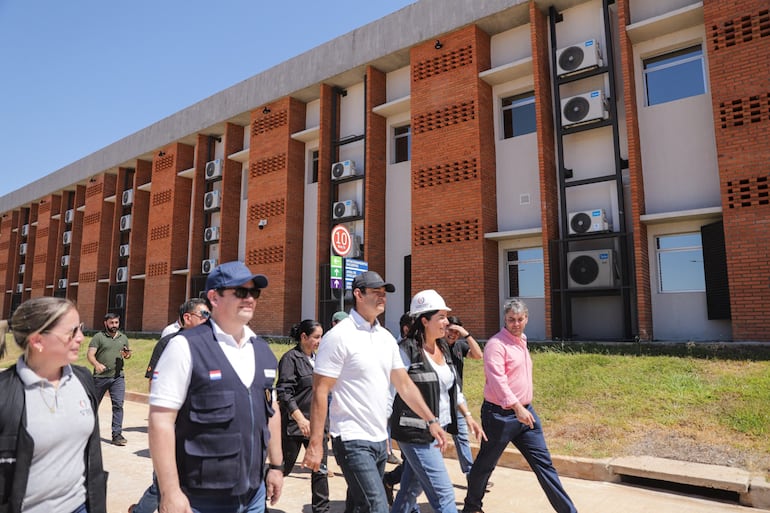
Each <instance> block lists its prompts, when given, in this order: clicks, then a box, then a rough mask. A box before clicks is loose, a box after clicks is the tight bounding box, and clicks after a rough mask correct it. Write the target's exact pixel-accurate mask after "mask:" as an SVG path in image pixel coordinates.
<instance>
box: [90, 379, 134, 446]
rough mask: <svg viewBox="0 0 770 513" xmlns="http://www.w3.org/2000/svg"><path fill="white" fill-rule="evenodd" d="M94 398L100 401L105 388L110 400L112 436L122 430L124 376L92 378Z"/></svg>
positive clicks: (124, 395)
mask: <svg viewBox="0 0 770 513" xmlns="http://www.w3.org/2000/svg"><path fill="white" fill-rule="evenodd" d="M94 385H95V386H96V400H97V401H98V402H99V403H101V402H102V399H103V398H104V394H105V393H106V392H107V390H109V391H110V401H111V402H112V436H115V435H119V434H121V433H122V432H123V400H124V399H125V397H126V378H124V377H123V376H118V377H117V378H94Z"/></svg>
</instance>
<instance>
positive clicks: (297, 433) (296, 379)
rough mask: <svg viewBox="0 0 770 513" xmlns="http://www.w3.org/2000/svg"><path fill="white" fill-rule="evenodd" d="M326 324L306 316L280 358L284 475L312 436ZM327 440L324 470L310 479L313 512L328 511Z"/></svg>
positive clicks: (279, 382) (297, 325)
mask: <svg viewBox="0 0 770 513" xmlns="http://www.w3.org/2000/svg"><path fill="white" fill-rule="evenodd" d="M322 335H323V327H321V324H320V323H319V322H318V321H315V320H312V319H305V320H304V321H302V322H300V323H298V324H295V325H294V327H292V329H291V337H292V338H293V339H294V340H295V341H296V342H297V345H296V346H294V347H293V348H292V349H289V350H288V351H287V352H286V353H285V354H284V355H283V356H282V357H281V360H280V361H279V362H278V383H277V384H276V391H277V393H278V405H279V406H280V408H281V427H282V428H283V429H282V430H281V445H282V447H283V465H284V467H283V475H284V476H287V475H289V473H290V472H291V470H292V468H293V467H294V463H295V462H296V461H297V455H298V454H299V449H300V447H302V446H303V445H304V446H305V447H307V445H308V442H309V438H310V405H311V403H312V401H313V367H314V365H315V353H316V350H317V349H318V344H319V343H320V342H321V336H322ZM325 448H326V444H324V455H323V459H322V460H321V470H319V471H318V472H313V475H312V477H311V479H310V488H311V492H312V495H313V497H312V506H313V513H328V511H329V481H328V473H327V470H326V452H325Z"/></svg>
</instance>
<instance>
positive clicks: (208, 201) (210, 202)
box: [203, 191, 222, 210]
mask: <svg viewBox="0 0 770 513" xmlns="http://www.w3.org/2000/svg"><path fill="white" fill-rule="evenodd" d="M220 203H222V197H221V196H220V195H219V191H210V192H207V193H206V194H205V195H204V196H203V209H204V210H216V209H218V208H219V205H220Z"/></svg>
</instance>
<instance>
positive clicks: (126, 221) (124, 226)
mask: <svg viewBox="0 0 770 513" xmlns="http://www.w3.org/2000/svg"><path fill="white" fill-rule="evenodd" d="M130 229H131V214H126V215H124V216H120V231H121V232H125V231H128V230H130Z"/></svg>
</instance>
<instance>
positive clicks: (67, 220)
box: [64, 208, 75, 224]
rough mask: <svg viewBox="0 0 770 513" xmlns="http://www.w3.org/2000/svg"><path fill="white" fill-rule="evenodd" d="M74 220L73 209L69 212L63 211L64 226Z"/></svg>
mask: <svg viewBox="0 0 770 513" xmlns="http://www.w3.org/2000/svg"><path fill="white" fill-rule="evenodd" d="M74 220H75V209H74V208H71V209H69V210H65V211H64V222H65V224H72V221H74Z"/></svg>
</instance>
